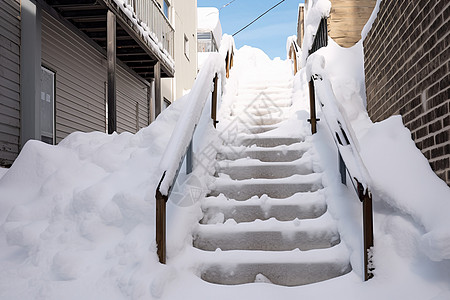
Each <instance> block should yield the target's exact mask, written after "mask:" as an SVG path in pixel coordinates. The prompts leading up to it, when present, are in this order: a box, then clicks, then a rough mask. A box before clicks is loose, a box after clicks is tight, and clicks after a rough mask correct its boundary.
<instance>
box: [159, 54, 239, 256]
mask: <svg viewBox="0 0 450 300" xmlns="http://www.w3.org/2000/svg"><path fill="white" fill-rule="evenodd" d="M228 55H230V56H231V54H230V53H228ZM228 55H227V56H228ZM217 56H218V57H219V58H218V59H216V61H220V65H221V68H219V67H218V66H212V67H211V66H210V64H213V61H214V58H217ZM230 67H231V61H230V60H227V61H226V64H225V65H223V56H222V55H220V54H219V53H211V55H210V57H209V58H208V60H207V61H206V62H205V64H204V66H203V67H202V69H201V70H200V73H199V74H198V76H197V79H196V81H195V82H194V86H193V87H192V90H191V92H190V94H192V95H196V96H198V97H193V99H190V100H192V101H188V104H187V105H189V106H188V107H187V108H186V109H185V110H184V111H183V115H182V116H181V117H180V119H179V120H178V122H177V125H176V127H175V129H174V132H173V134H172V136H171V138H170V140H169V143H168V145H167V147H166V151H165V152H164V155H163V157H162V159H161V163H160V170H161V173H162V176H161V179H160V181H159V184H158V187H157V188H156V193H155V196H156V244H157V247H158V250H157V253H158V258H159V261H160V263H163V264H165V263H166V203H167V201H168V200H169V197H170V193H171V191H172V188H173V186H174V184H175V181H176V180H177V177H178V173H179V172H180V169H181V166H182V164H183V161H184V159H185V158H186V174H189V173H190V172H192V162H193V156H194V153H193V151H192V149H193V145H192V143H193V136H194V132H195V129H196V127H197V124H198V123H199V121H200V117H201V112H202V110H203V108H204V106H205V103H206V99H207V98H208V97H209V93H210V91H211V81H212V85H213V87H214V89H213V91H212V97H211V99H212V100H211V101H212V102H211V119H212V124H213V126H214V127H216V124H217V123H218V121H217V101H218V97H219V94H218V84H219V74H218V73H224V74H223V75H225V70H229V68H230ZM218 69H221V70H218ZM211 71H212V72H211ZM221 71H222V72H221ZM223 77H224V76H223ZM223 77H222V80H225V78H223ZM188 96H189V95H188ZM194 98H195V99H194ZM185 137H189V138H188V139H186V138H185Z"/></svg>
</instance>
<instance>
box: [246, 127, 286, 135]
mask: <svg viewBox="0 0 450 300" xmlns="http://www.w3.org/2000/svg"><path fill="white" fill-rule="evenodd" d="M277 128H278V126H276V125H260V126H245V127H243V128H242V131H243V132H245V133H249V134H258V133H264V132H268V131H271V130H274V129H277Z"/></svg>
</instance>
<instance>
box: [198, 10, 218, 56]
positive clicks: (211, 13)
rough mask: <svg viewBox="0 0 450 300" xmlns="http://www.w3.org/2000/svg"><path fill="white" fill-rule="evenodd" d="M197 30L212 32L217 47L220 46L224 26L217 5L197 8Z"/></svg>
mask: <svg viewBox="0 0 450 300" xmlns="http://www.w3.org/2000/svg"><path fill="white" fill-rule="evenodd" d="M197 31H198V32H211V33H212V35H213V37H214V39H215V40H216V41H217V47H218V48H220V42H221V39H222V26H221V24H220V19H219V10H218V9H217V8H215V7H198V8H197Z"/></svg>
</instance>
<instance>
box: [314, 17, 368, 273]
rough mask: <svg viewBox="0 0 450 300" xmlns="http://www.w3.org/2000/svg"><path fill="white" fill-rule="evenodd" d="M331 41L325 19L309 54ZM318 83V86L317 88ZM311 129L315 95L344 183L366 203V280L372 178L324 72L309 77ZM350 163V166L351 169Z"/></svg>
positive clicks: (364, 212) (364, 204) (364, 230)
mask: <svg viewBox="0 0 450 300" xmlns="http://www.w3.org/2000/svg"><path fill="white" fill-rule="evenodd" d="M327 44H328V32H327V20H326V18H323V19H322V20H321V22H320V24H319V27H318V29H317V33H316V35H315V39H314V43H313V46H312V48H311V50H310V51H309V55H311V54H312V53H314V52H315V51H317V50H318V49H320V48H321V47H325V46H326V45H327ZM314 82H316V83H317V85H318V87H319V88H318V89H316V88H315V84H314ZM309 92H310V113H311V119H310V120H308V121H310V123H311V132H312V133H313V134H314V133H316V131H317V127H316V122H317V121H319V119H317V118H316V111H315V109H316V103H315V102H316V94H317V96H318V97H317V98H318V100H319V104H320V107H321V110H322V112H323V116H324V118H325V121H326V123H327V127H328V129H329V130H330V132H331V133H332V136H333V139H334V142H335V144H336V148H337V151H338V159H339V171H340V174H341V182H342V183H343V184H347V174H348V175H349V178H350V180H351V183H352V185H353V187H354V189H355V192H356V194H357V195H358V198H359V199H360V201H361V202H362V203H363V236H364V280H368V279H370V278H372V277H373V273H372V271H373V264H372V248H373V245H374V242H373V216H372V215H373V211H372V194H371V192H370V189H369V188H370V185H371V182H372V181H371V178H370V175H369V172H368V170H367V168H366V167H365V165H364V162H363V160H362V158H361V156H360V154H359V146H358V143H357V140H356V138H354V136H353V131H352V127H351V125H350V124H349V122H348V121H347V120H348V118H347V117H346V115H345V112H344V110H343V109H340V107H339V106H338V103H339V102H338V101H337V100H336V97H335V95H334V92H333V89H332V86H331V83H330V81H329V79H328V78H327V77H326V76H325V74H314V75H312V76H311V78H310V80H309ZM349 166H351V167H350V168H349Z"/></svg>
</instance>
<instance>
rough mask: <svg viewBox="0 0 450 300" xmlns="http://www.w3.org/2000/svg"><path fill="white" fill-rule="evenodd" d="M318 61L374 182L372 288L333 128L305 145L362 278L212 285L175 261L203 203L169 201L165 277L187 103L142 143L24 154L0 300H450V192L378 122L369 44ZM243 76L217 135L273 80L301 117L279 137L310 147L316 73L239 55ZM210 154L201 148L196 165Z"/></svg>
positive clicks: (91, 141)
mask: <svg viewBox="0 0 450 300" xmlns="http://www.w3.org/2000/svg"><path fill="white" fill-rule="evenodd" d="M315 56H316V59H317V61H318V63H316V64H314V65H312V66H309V70H310V71H311V72H315V73H319V72H324V73H323V74H326V75H327V76H328V77H329V78H330V81H331V83H332V86H333V90H334V93H335V95H336V98H337V99H338V101H339V102H340V103H341V105H342V106H343V107H345V112H346V114H347V116H348V119H349V120H350V123H351V124H352V126H353V130H354V131H355V135H356V137H357V139H358V142H359V144H360V153H361V156H362V158H363V160H364V163H365V165H366V167H367V169H368V171H369V173H370V175H371V178H372V183H373V186H371V187H372V190H373V193H374V233H375V247H374V265H375V271H374V275H375V276H374V278H373V279H371V280H370V281H368V282H363V281H362V237H361V226H362V225H361V203H360V202H359V200H358V199H357V197H356V195H355V194H354V191H353V190H352V188H347V187H345V186H343V185H342V184H340V175H339V172H338V170H337V154H336V150H335V146H334V143H333V142H332V140H331V135H330V133H329V132H328V129H327V127H326V125H325V123H324V122H323V121H321V122H319V127H318V134H317V135H314V136H308V137H307V141H308V142H309V143H311V144H312V145H314V146H315V147H316V149H317V152H318V153H317V156H318V158H319V161H318V163H320V164H322V165H324V166H327V168H326V170H327V171H326V172H325V174H324V182H325V183H326V185H327V187H328V188H327V193H329V194H330V195H331V196H330V195H329V197H328V199H329V202H328V203H327V204H328V207H329V211H330V213H331V215H332V216H333V218H335V219H336V221H337V223H338V229H339V232H340V234H341V238H342V240H343V241H344V242H345V245H347V247H348V248H349V252H350V253H351V263H352V268H353V271H352V272H350V273H348V274H347V275H344V276H341V277H338V278H335V279H332V280H328V281H325V282H321V283H317V284H311V285H306V286H300V287H289V288H288V287H283V286H276V285H272V284H268V283H254V284H245V285H238V286H220V285H215V284H210V283H207V282H204V281H202V280H201V279H200V278H199V277H198V276H197V275H196V271H197V270H192V269H185V268H183V267H182V266H183V264H181V263H179V261H178V258H179V257H183V253H184V251H185V250H186V248H187V245H189V244H190V243H191V242H192V237H191V230H192V228H193V227H194V225H195V224H196V223H197V222H198V220H199V218H201V211H200V208H199V203H198V202H195V201H193V202H194V203H193V202H183V201H178V200H177V201H175V200H173V199H172V200H171V201H169V202H168V233H167V235H168V264H167V265H161V264H159V263H158V258H157V256H156V244H155V226H154V221H155V196H154V194H155V189H156V185H157V183H158V181H159V177H160V174H159V170H158V165H159V163H160V159H161V157H162V155H163V153H164V151H165V149H166V145H167V144H168V142H169V139H170V136H171V134H172V132H173V131H174V128H176V120H177V119H178V118H179V116H180V114H181V112H182V111H185V110H186V105H188V104H189V101H187V100H188V97H183V98H182V99H180V100H178V101H176V102H175V103H174V104H173V105H171V106H170V107H169V108H168V109H166V110H165V111H164V112H163V113H162V114H161V115H160V116H159V117H158V119H157V120H156V121H155V122H154V123H152V124H151V125H150V126H148V127H147V128H144V129H142V130H141V131H139V132H138V133H136V134H134V135H133V134H129V133H123V134H120V135H117V134H113V135H107V134H104V133H100V132H93V133H79V132H78V133H73V134H71V135H70V136H68V137H67V138H66V139H64V140H63V141H62V142H61V143H60V144H59V145H57V146H49V145H46V144H44V143H41V142H37V141H32V142H28V143H27V145H26V146H25V147H24V149H23V150H22V152H21V154H20V156H19V158H18V159H17V160H16V162H15V163H14V165H13V166H12V168H11V169H10V170H9V171H7V172H6V174H4V176H3V177H1V178H0V224H1V225H0V226H1V227H0V299H5V300H6V299H8V300H13V299H21V300H22V299H58V300H59V299H112V300H114V299H258V300H261V299H280V298H281V299H329V298H333V299H417V300H423V299H433V300H445V299H450V218H448V217H447V216H448V215H449V214H450V189H449V188H448V186H447V185H446V184H445V183H444V182H442V181H441V180H440V179H439V178H438V177H437V176H436V175H435V174H434V173H433V172H432V171H431V169H430V167H429V165H428V163H427V161H426V160H425V158H424V157H423V156H422V154H421V153H420V151H419V150H418V149H417V148H416V147H415V145H414V143H413V142H412V141H411V139H410V133H409V131H408V130H407V129H406V128H405V127H404V126H403V125H402V123H401V118H399V117H393V118H390V119H388V120H386V121H384V122H380V123H376V124H373V123H372V122H371V121H370V120H369V119H368V117H367V114H366V112H365V111H364V99H365V97H364V86H363V77H362V74H363V73H362V48H361V45H360V44H357V45H356V46H355V47H353V48H351V49H347V50H344V49H341V48H339V47H338V46H337V45H335V44H334V43H330V46H329V47H327V48H325V49H322V50H320V51H318V52H317V54H315ZM319 56H322V57H323V58H320V57H319ZM313 60H314V59H312V60H311V62H312V61H313ZM234 65H235V67H234V68H233V69H232V70H231V75H230V79H229V80H228V82H227V84H226V86H225V89H224V91H225V93H224V96H223V102H222V107H221V111H220V113H219V116H220V119H219V120H220V121H221V123H219V124H220V126H226V124H227V122H228V121H227V118H228V117H227V116H228V115H229V113H230V111H231V109H232V108H231V103H232V102H233V101H235V97H234V93H236V91H237V87H238V86H239V85H240V84H251V83H252V82H254V81H256V80H258V76H259V75H260V74H269V75H270V76H272V78H276V79H277V80H280V79H282V80H284V79H285V80H286V81H288V80H289V81H293V94H292V102H293V105H292V107H291V108H290V112H288V113H290V115H291V117H290V119H289V120H287V121H285V123H284V125H281V126H283V128H284V130H286V131H292V132H297V133H298V132H299V131H300V132H301V133H302V134H307V132H308V130H309V129H308V127H307V122H306V121H305V120H306V118H307V117H308V113H307V111H308V105H309V104H308V103H309V99H308V98H307V97H308V89H307V81H306V68H304V69H302V70H301V71H300V72H298V73H297V75H296V76H295V77H294V76H293V75H291V74H292V73H291V72H292V71H291V65H290V62H289V61H284V60H280V59H277V60H274V61H271V60H269V58H268V57H267V56H266V55H265V54H264V53H263V52H262V51H261V50H258V49H253V48H250V47H243V48H241V49H240V50H239V51H237V52H236V55H235V60H234ZM343 66H344V67H345V68H344V67H343ZM270 76H269V77H270ZM267 83H269V84H270V80H268V81H267ZM204 115H207V114H204ZM319 117H320V118H322V119H323V118H324V116H321V115H320V116H319ZM200 123H201V122H200ZM201 124H202V123H201ZM199 126H200V125H199ZM202 126H203V125H202ZM203 132H204V133H205V137H204V141H203V142H202V144H201V145H211V143H212V144H214V143H217V142H218V141H219V137H218V134H217V132H216V131H214V130H212V128H211V126H210V125H209V128H208V130H205V131H203ZM205 140H206V142H205ZM202 151H203V150H202V149H200V148H199V146H197V148H196V152H197V153H203V152H202ZM200 163H201V161H198V162H197V169H196V170H194V175H196V180H194V181H191V183H190V187H192V186H198V187H199V189H200V191H201V193H203V194H205V193H206V192H207V190H206V189H205V187H206V186H207V183H206V182H204V180H206V178H207V176H205V175H208V174H204V173H201V172H200V171H199V170H200V165H199V164H200ZM330 166H331V167H330ZM333 166H334V167H333ZM202 168H203V167H202ZM206 171H208V172H211V170H210V169H206ZM0 176H1V175H0ZM180 178H181V179H183V178H185V176H184V174H181V176H180ZM181 179H180V180H181ZM179 186H180V187H179V190H178V191H174V194H173V195H174V197H176V196H178V197H180V196H181V197H183V186H186V185H183V184H182V183H181V182H180V183H179ZM185 192H186V191H185ZM191 200H192V198H191ZM194 200H195V199H194ZM184 257H186V255H184ZM243 259H245V258H243Z"/></svg>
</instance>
